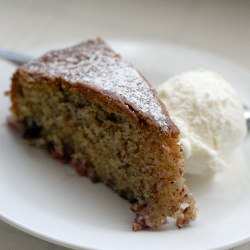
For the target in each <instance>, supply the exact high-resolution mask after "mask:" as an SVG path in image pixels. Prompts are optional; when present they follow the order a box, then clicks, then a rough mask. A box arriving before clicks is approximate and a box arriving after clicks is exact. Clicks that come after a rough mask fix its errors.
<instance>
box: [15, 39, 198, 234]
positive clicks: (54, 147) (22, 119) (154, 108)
mask: <svg viewBox="0 0 250 250" xmlns="http://www.w3.org/2000/svg"><path fill="white" fill-rule="evenodd" d="M11 100H12V108H11V109H12V112H13V114H14V116H15V119H16V121H17V122H18V123H20V124H22V126H23V136H24V138H25V139H26V140H27V141H29V143H30V144H32V145H35V146H38V147H42V148H45V149H47V150H48V151H49V152H50V153H51V154H52V155H53V156H55V157H56V158H60V159H63V160H64V162H67V163H70V164H71V165H73V166H74V167H75V168H76V169H77V171H78V173H79V174H81V175H86V176H88V177H90V178H91V179H92V180H93V181H102V182H104V183H105V184H107V185H108V186H109V187H111V188H112V189H113V190H114V191H116V192H117V193H119V194H120V195H121V196H122V197H124V198H126V199H128V200H130V201H131V203H132V210H133V211H134V212H135V213H136V218H135V221H134V223H133V229H134V230H140V229H143V228H160V227H161V226H162V225H163V224H165V223H166V218H167V217H168V216H169V217H173V218H175V219H176V223H177V225H178V226H179V227H182V226H183V225H185V224H188V222H189V220H193V219H195V217H196V208H195V202H194V199H193V197H192V195H191V194H190V192H189V191H188V188H187V187H186V185H185V184H184V179H183V177H182V175H183V153H182V149H181V147H180V145H179V130H178V128H177V127H176V126H175V125H174V124H173V122H172V121H171V119H170V118H169V116H168V113H167V111H166V109H165V107H164V106H163V105H162V103H161V102H160V101H159V100H158V98H157V97H156V94H155V91H154V90H153V89H152V87H151V86H150V85H149V83H148V82H147V81H146V80H145V78H144V77H143V76H142V75H141V74H140V73H139V72H138V71H137V70H136V69H135V68H134V67H133V66H131V65H130V64H128V63H127V62H125V61H123V60H122V59H121V57H120V56H119V55H118V54H116V53H115V52H113V51H112V50H111V49H110V48H109V47H108V46H107V45H106V44H105V43H104V42H103V41H102V40H100V39H96V40H89V41H87V42H84V43H81V44H79V45H76V46H74V47H71V48H68V49H64V50H58V51H52V52H49V53H47V54H45V55H44V56H43V57H41V58H39V59H37V60H35V61H33V62H31V63H29V64H27V65H24V66H22V67H21V68H19V69H18V70H17V71H16V73H15V74H14V76H13V80H12V88H11Z"/></svg>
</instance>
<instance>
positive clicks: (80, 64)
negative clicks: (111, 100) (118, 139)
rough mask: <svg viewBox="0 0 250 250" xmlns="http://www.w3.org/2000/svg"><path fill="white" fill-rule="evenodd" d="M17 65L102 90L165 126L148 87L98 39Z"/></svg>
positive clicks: (30, 70)
mask: <svg viewBox="0 0 250 250" xmlns="http://www.w3.org/2000/svg"><path fill="white" fill-rule="evenodd" d="M21 69H22V70H25V71H27V72H29V73H36V74H41V75H45V76H48V77H51V78H63V79H64V80H66V81H68V82H70V83H71V84H74V83H81V84H88V85H89V86H93V87H94V88H98V89H100V90H104V91H105V92H106V93H108V94H111V95H112V96H114V95H115V96H117V97H118V98H119V100H120V101H122V102H124V104H129V105H131V106H132V107H133V108H134V109H135V110H138V111H139V112H143V113H145V114H146V115H148V116H149V117H150V119H152V120H153V121H154V122H156V123H157V124H158V125H159V126H160V127H161V129H162V130H163V131H167V130H168V124H169V122H170V120H169V117H168V116H167V115H166V114H165V113H164V112H163V110H162V107H161V105H160V103H159V100H158V98H157V97H156V96H155V95H154V94H153V92H152V90H151V87H150V86H149V85H148V83H147V82H146V81H145V80H144V79H143V77H142V76H141V75H140V74H139V73H138V71H137V70H136V69H135V68H134V67H133V66H131V65H130V64H129V63H127V62H126V61H124V60H122V59H121V58H120V56H119V55H118V54H116V53H115V52H114V51H112V50H111V49H110V48H109V47H108V46H107V45H106V44H105V43H104V42H103V41H102V40H101V39H96V40H89V41H87V42H84V43H81V44H79V45H76V46H73V47H70V48H67V49H62V50H57V51H51V52H49V53H47V54H45V55H44V56H43V57H41V58H38V59H36V60H34V61H32V62H31V63H28V64H26V65H24V66H22V68H21Z"/></svg>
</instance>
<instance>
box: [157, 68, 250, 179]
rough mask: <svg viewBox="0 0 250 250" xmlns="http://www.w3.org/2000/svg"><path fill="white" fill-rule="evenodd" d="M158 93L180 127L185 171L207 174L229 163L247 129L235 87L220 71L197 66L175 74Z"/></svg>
mask: <svg viewBox="0 0 250 250" xmlns="http://www.w3.org/2000/svg"><path fill="white" fill-rule="evenodd" d="M158 93H159V97H160V99H161V100H162V101H163V103H164V104H165V105H166V107H167V110H168V111H169V114H170V117H171V118H172V120H173V121H174V122H175V123H176V124H177V126H178V127H179V129H180V131H181V143H182V145H183V149H184V154H185V157H186V166H185V172H186V173H188V174H197V175H205V174H209V173H215V172H218V171H220V170H223V169H225V168H227V167H229V164H228V162H229V160H230V156H231V154H232V153H233V151H234V149H235V148H236V147H237V146H238V145H239V144H240V143H241V142H242V140H243V139H244V137H245V135H246V133H247V129H246V121H245V119H244V110H243V107H242V104H241V102H240V99H239V97H238V95H237V93H236V92H235V90H234V89H233V88H232V87H231V86H230V85H229V84H228V83H227V82H226V81H225V80H224V79H223V78H222V77H221V76H220V75H218V74H216V73H214V72H211V71H208V70H196V71H189V72H186V73H182V74H180V75H177V76H174V77H172V78H171V79H169V80H168V81H166V82H164V83H163V84H162V85H160V86H159V88H158Z"/></svg>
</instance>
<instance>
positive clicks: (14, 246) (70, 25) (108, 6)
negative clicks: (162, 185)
mask: <svg viewBox="0 0 250 250" xmlns="http://www.w3.org/2000/svg"><path fill="white" fill-rule="evenodd" d="M96 36H101V37H103V38H106V39H119V40H120V39H126V40H132V39H133V40H138V39H144V40H145V39H147V40H158V41H159V40H160V41H164V42H171V43H178V44H183V45H187V46H190V47H194V48H199V49H203V50H207V51H210V52H212V53H215V54H218V55H221V56H223V57H224V58H227V59H230V60H232V61H234V62H236V63H238V64H239V65H241V66H242V67H245V68H247V69H248V70H250V60H249V58H250V1H248V0H245V1H244V0H237V1H233V0H217V1H208V0H182V1H178V0H165V1H164V0H154V1H149V0H146V1H143V0H139V1H136V0H126V1H119V0H116V1H115V0H112V1H101V0H99V1H97V0H95V1H91V0H88V1H80V0H75V1H66V0H54V1H50V0H43V1H32V0H22V1H19V0H0V48H5V49H10V50H16V51H20V52H26V51H28V50H30V49H34V50H35V49H36V48H39V47H46V45H50V44H62V43H64V44H65V43H69V44H70V43H72V41H74V42H78V41H81V40H84V39H86V38H93V37H96ZM0 249H3V250H26V249H37V250H40V249H49V250H57V249H58V250H59V249H60V250H63V249H66V248H63V247H60V246H56V245H53V244H51V243H48V242H45V241H42V240H40V239H38V238H35V237H32V236H30V235H28V234H26V233H23V232H21V231H19V230H17V229H15V228H13V227H11V226H9V225H7V224H6V223H4V222H1V221H0ZM233 249H237V250H249V249H250V243H248V244H245V245H242V246H239V247H235V248H233Z"/></svg>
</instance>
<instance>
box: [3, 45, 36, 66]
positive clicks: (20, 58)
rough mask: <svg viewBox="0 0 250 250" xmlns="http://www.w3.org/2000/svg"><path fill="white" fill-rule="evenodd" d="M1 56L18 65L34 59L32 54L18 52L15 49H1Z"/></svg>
mask: <svg viewBox="0 0 250 250" xmlns="http://www.w3.org/2000/svg"><path fill="white" fill-rule="evenodd" d="M0 57H1V58H3V59H5V60H7V61H9V62H12V63H13V64H15V65H17V66H20V65H22V64H24V63H27V62H28V61H30V60H32V59H33V57H32V56H28V55H24V54H20V53H16V52H13V51H8V50H3V49H0Z"/></svg>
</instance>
